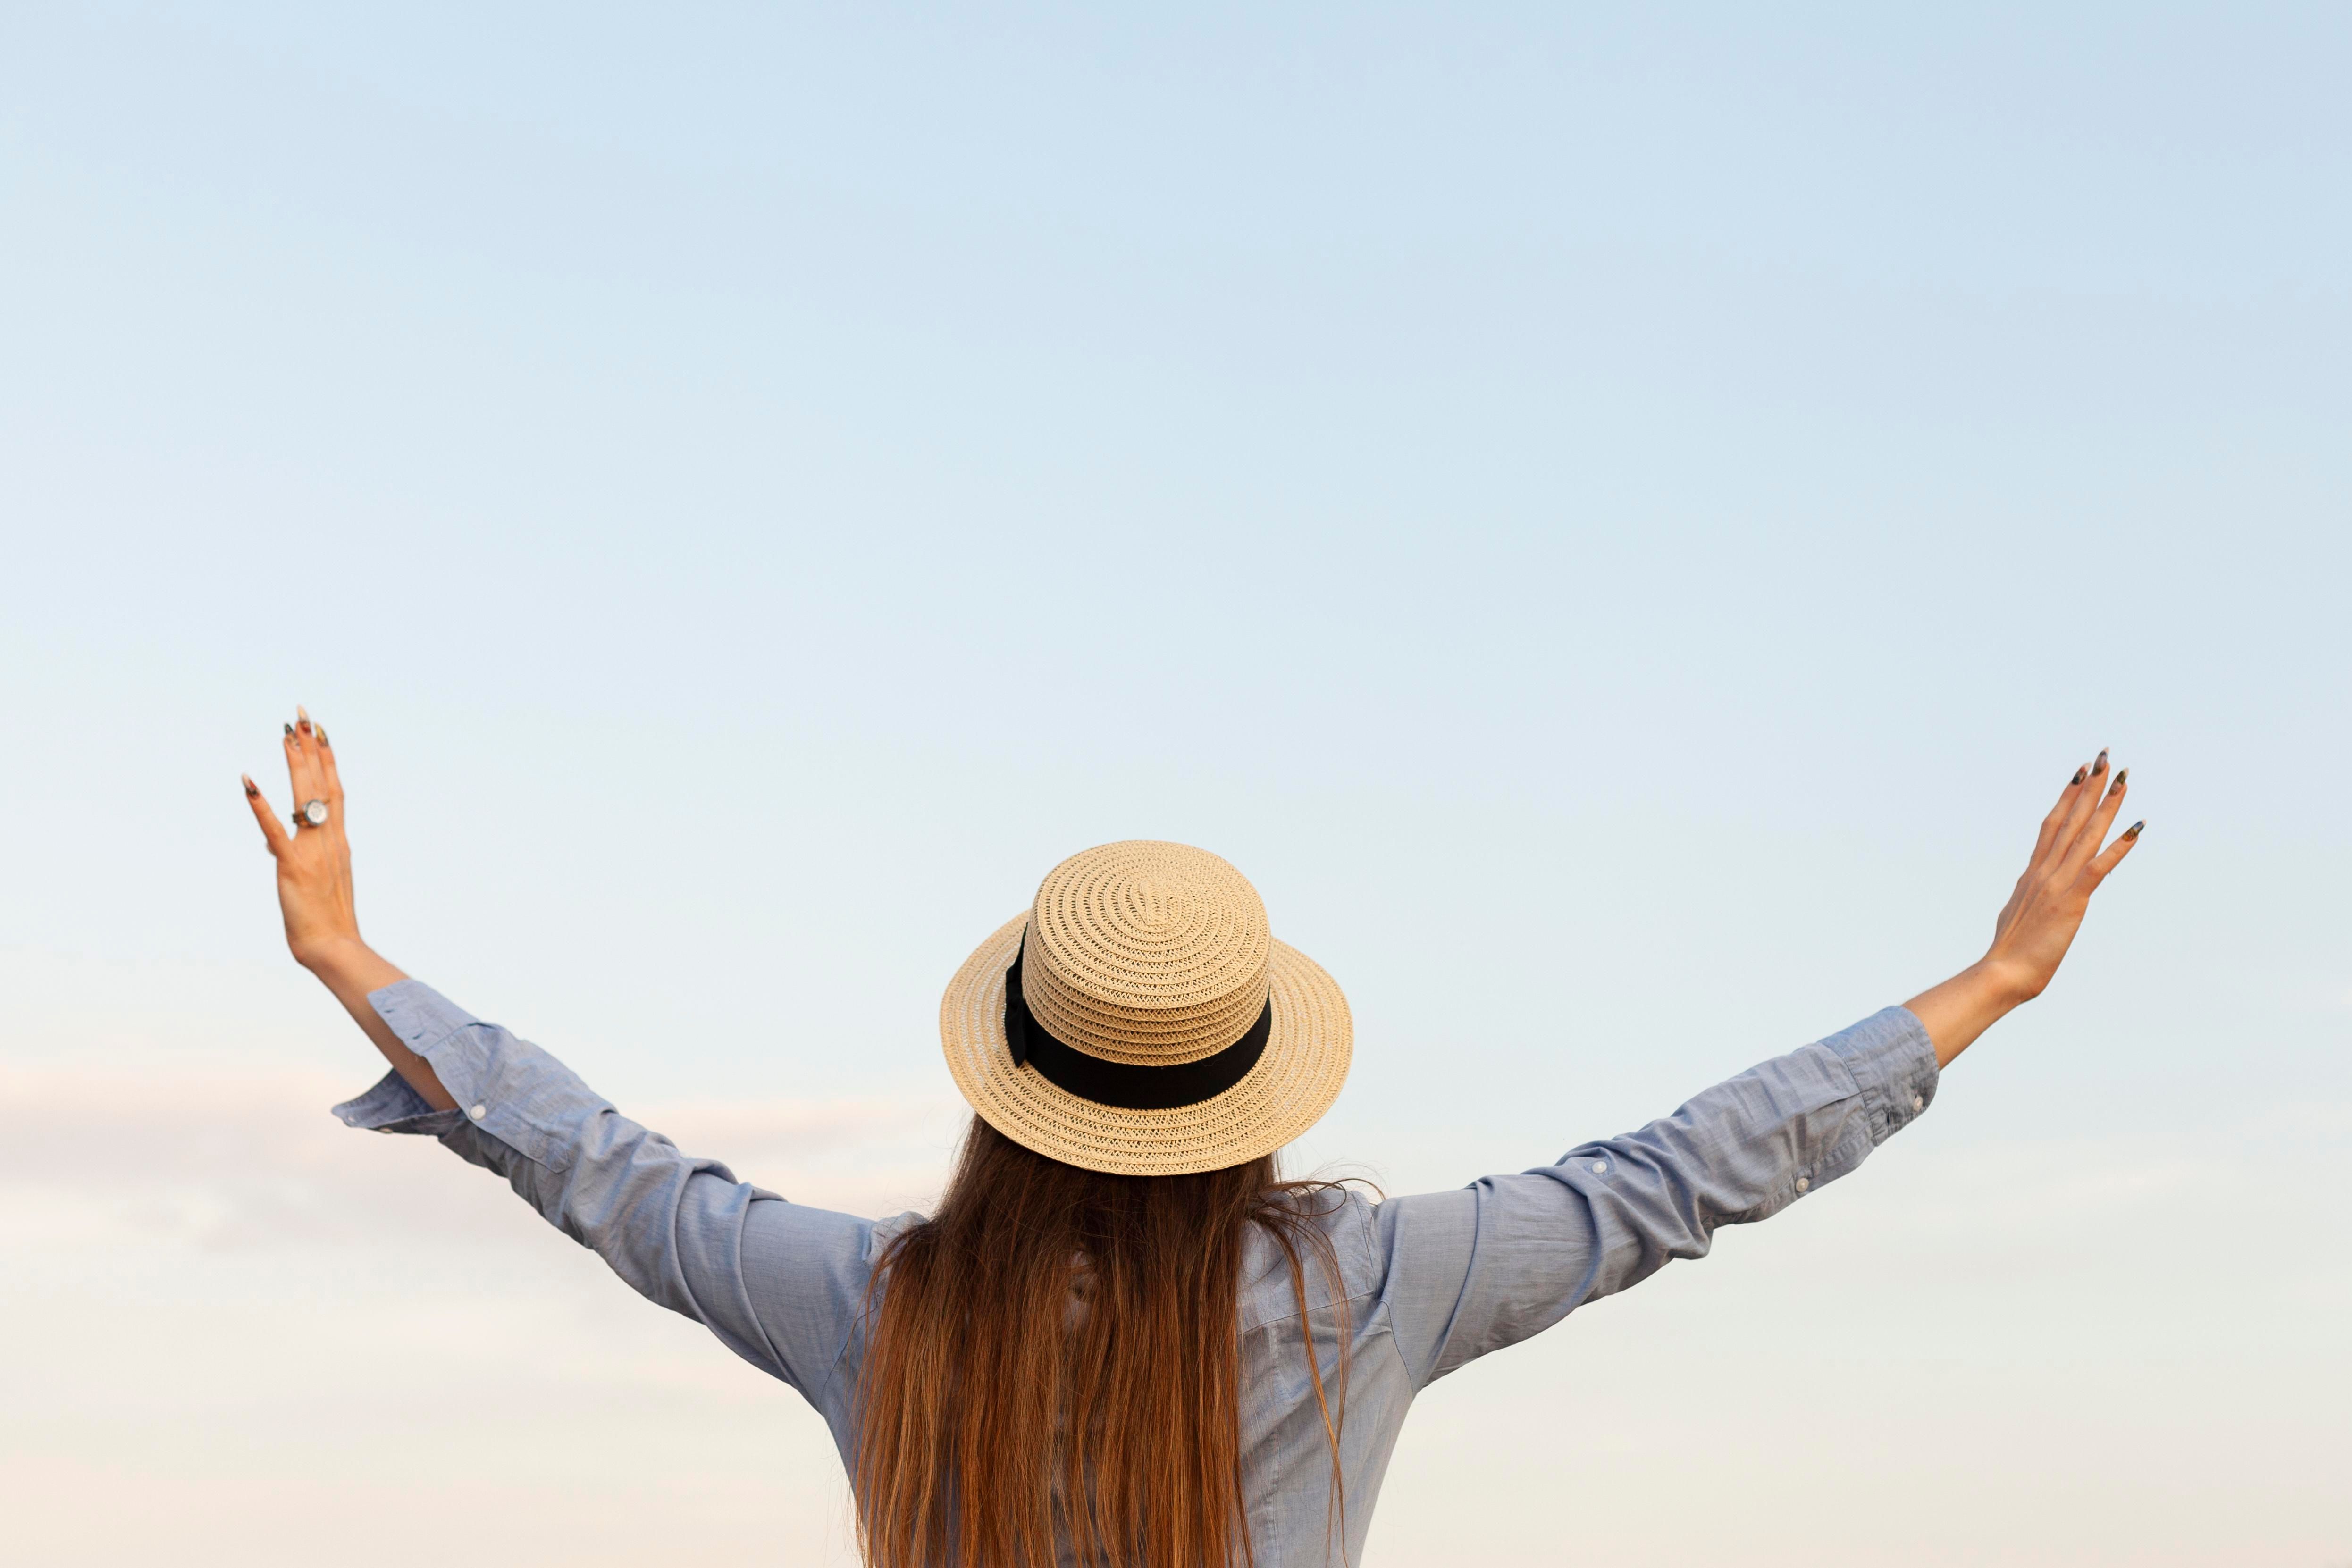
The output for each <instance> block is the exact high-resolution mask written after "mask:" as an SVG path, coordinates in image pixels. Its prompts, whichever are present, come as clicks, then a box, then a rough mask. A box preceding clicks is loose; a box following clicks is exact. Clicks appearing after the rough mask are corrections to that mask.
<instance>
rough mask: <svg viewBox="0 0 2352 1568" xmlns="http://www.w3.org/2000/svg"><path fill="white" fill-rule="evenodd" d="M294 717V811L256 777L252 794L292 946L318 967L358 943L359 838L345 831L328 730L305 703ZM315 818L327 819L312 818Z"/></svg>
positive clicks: (290, 758)
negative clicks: (273, 803) (274, 801)
mask: <svg viewBox="0 0 2352 1568" xmlns="http://www.w3.org/2000/svg"><path fill="white" fill-rule="evenodd" d="M294 716H295V717H294V722H293V723H292V724H289V725H288V726H287V727H286V740H285V747H286V781H287V783H288V785H289V787H290V789H291V790H292V792H293V797H294V811H293V815H292V816H291V817H290V818H286V819H281V818H279V816H278V813H277V812H276V811H275V810H272V809H271V808H270V804H269V801H268V798H267V797H266V796H264V795H263V794H262V792H261V789H260V788H259V786H257V785H256V784H255V783H254V781H253V780H252V779H251V778H249V777H248V778H247V779H246V780H245V799H246V803H247V805H249V806H251V807H252V808H253V816H254V820H255V821H257V822H258V823H260V824H261V836H262V838H263V840H264V841H267V842H268V845H269V853H270V855H271V856H272V858H274V859H275V860H276V861H277V862H278V912H279V913H280V914H281V915H284V916H285V919H286V946H288V947H289V948H291V949H292V950H293V954H294V957H295V960H296V961H297V962H298V963H299V964H301V965H302V966H303V967H306V968H316V967H318V964H319V962H320V961H321V960H322V959H324V958H325V957H326V956H328V955H329V954H330V952H331V950H332V949H333V948H335V947H336V946H338V945H345V944H357V943H358V942H359V939H360V919H359V912H358V909H357V908H356V906H355V905H354V904H353V903H352V844H351V840H350V839H349V838H348V837H346V836H345V834H344V832H343V781H342V779H341V776H340V775H338V774H337V773H336V771H335V754H334V751H333V749H332V748H331V747H329V746H328V744H327V732H326V731H325V730H323V729H320V727H318V726H316V725H314V724H312V723H311V722H310V715H309V714H307V713H305V712H303V711H302V709H300V708H299V707H298V708H296V709H295V710H294ZM306 807H307V808H308V810H307V812H306V810H305V808H306ZM312 816H319V817H323V818H324V821H318V822H313V821H310V817H312Z"/></svg>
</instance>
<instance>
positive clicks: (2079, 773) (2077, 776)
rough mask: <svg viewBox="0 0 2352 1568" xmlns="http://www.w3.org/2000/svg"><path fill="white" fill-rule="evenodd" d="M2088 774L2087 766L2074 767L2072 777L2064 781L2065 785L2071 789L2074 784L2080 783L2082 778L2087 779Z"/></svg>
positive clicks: (2089, 772) (2089, 774)
mask: <svg viewBox="0 0 2352 1568" xmlns="http://www.w3.org/2000/svg"><path fill="white" fill-rule="evenodd" d="M2090 776H2091V770H2090V769H2089V768H2076V769H2074V778H2072V779H2068V780H2067V781H2066V787H2067V788H2068V789H2073V788H2074V786H2075V785H2077V784H2080V783H2081V782H2082V781H2083V780H2084V779H2088V778H2089V777H2090Z"/></svg>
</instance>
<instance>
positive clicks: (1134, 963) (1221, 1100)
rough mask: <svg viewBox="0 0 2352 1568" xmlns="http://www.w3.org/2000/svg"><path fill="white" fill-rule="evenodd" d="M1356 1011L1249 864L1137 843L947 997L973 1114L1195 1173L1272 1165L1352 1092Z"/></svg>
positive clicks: (1101, 1163) (1026, 1136)
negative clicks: (1277, 912)
mask: <svg viewBox="0 0 2352 1568" xmlns="http://www.w3.org/2000/svg"><path fill="white" fill-rule="evenodd" d="M1353 1040H1354V1027H1353V1025H1352V1024H1351V1022H1350V1021H1349V1017H1348V1000H1347V998H1345V997H1343V996H1341V995H1340V994H1339V987H1338V986H1337V985H1336V984H1334V983H1333V982H1332V979H1331V977H1330V976H1328V975H1327V974H1325V973H1324V972H1323V970H1322V969H1321V967H1319V966H1318V965H1317V964H1316V962H1315V961H1314V960H1313V959H1312V958H1309V957H1307V955H1306V954H1304V953H1301V952H1299V951H1298V950H1297V948H1295V947H1288V946H1284V945H1283V944H1282V943H1280V942H1277V941H1276V940H1275V939H1274V936H1273V934H1272V932H1271V931H1270V930H1269V929H1268V927H1267V925H1266V918H1265V904H1263V903H1262V902H1260V900H1259V898H1258V895H1257V889H1255V888H1254V887H1252V886H1251V885H1250V884H1249V883H1248V882H1247V881H1246V880H1245V879H1244V877H1243V876H1242V873H1239V872H1237V871H1235V870H1234V868H1233V867H1232V866H1230V865H1227V864H1226V863H1225V862H1223V861H1222V860H1219V859H1218V858H1217V857H1216V856H1215V855H1213V854H1211V853H1209V852H1208V851H1206V850H1196V849H1193V848H1192V847H1191V846H1190V845H1188V844H1166V843H1157V842H1153V841H1149V840H1134V841H1129V842H1127V843H1119V844H1104V845H1102V846H1101V847H1100V848H1097V849H1091V850H1087V851H1085V852H1082V853H1079V854H1075V855H1072V856H1071V857H1070V858H1069V859H1068V860H1066V861H1064V862H1062V863H1061V864H1060V865H1057V866H1055V868H1054V869H1053V871H1052V872H1050V873H1047V875H1046V877H1045V882H1044V883H1041V884H1040V885H1039V886H1038V889H1037V899H1036V902H1035V903H1034V904H1031V905H1030V906H1029V909H1028V911H1027V912H1026V913H1024V914H1022V915H1015V916H1013V918H1012V919H1011V920H1008V921H1006V922H1005V923H1004V924H1003V925H1002V926H1000V927H998V928H997V931H996V934H995V935H994V936H991V937H989V939H988V940H987V941H985V942H982V944H981V945H980V946H979V948H978V949H977V950H975V951H974V952H973V954H972V956H971V957H970V958H967V959H966V960H964V965H963V967H962V968H961V969H959V970H957V971H956V977H955V978H954V979H952V980H950V982H948V992H947V996H946V998H944V999H943V1000H942V1001H941V1002H940V1044H941V1046H942V1047H943V1048H944V1049H945V1050H946V1051H947V1059H948V1071H950V1072H952V1073H954V1074H955V1081H956V1087H957V1088H958V1089H960V1090H961V1091H962V1092H963V1097H964V1098H965V1099H966V1100H968V1101H970V1102H971V1108H972V1109H973V1110H974V1111H977V1112H979V1113H980V1114H981V1116H982V1118H983V1119H985V1120H986V1121H987V1122H988V1124H990V1125H991V1126H992V1127H994V1128H995V1129H996V1130H997V1131H998V1132H1000V1133H1003V1134H1004V1135H1005V1136H1006V1137H1008V1138H1011V1139H1012V1140H1013V1142H1015V1143H1017V1144H1022V1145H1026V1146H1028V1147H1029V1148H1032V1149H1034V1150H1036V1151H1037V1152H1038V1153H1039V1154H1041V1155H1052V1156H1053V1157H1054V1158H1055V1159H1057V1160H1061V1161H1064V1162H1065V1163H1066V1164H1069V1165H1074V1166H1084V1167H1085V1168H1086V1169H1087V1170H1094V1171H1108V1172H1113V1173H1116V1174H1118V1175H1121V1176H1177V1175H1181V1174H1182V1173H1185V1172H1188V1171H1208V1170H1217V1169H1221V1168H1222V1167H1223V1166H1235V1165H1240V1164H1242V1163H1243V1162H1244V1161H1246V1160H1254V1159H1255V1158H1257V1157H1258V1156H1259V1155H1267V1154H1272V1153H1273V1152H1274V1151H1275V1150H1276V1149H1278V1148H1280V1147H1281V1146H1282V1145H1285V1144H1286V1143H1288V1142H1290V1140H1291V1139H1293V1138H1295V1137H1297V1135H1298V1134H1301V1133H1303V1132H1305V1131H1306V1130H1307V1128H1308V1127H1310V1126H1312V1125H1314V1124H1315V1122H1316V1121H1317V1119H1318V1118H1319V1117H1320V1116H1321V1115H1322V1114H1323V1113H1324V1112H1325V1111H1327V1110H1328V1109H1329V1108H1330V1105H1331V1102H1332V1101H1333V1100H1334V1099H1336V1098H1338V1096H1339V1085H1340V1083H1341V1082H1343V1081H1344V1080H1345V1079H1346V1078H1347V1076H1348V1060H1349V1052H1350V1049H1351V1047H1352V1043H1353Z"/></svg>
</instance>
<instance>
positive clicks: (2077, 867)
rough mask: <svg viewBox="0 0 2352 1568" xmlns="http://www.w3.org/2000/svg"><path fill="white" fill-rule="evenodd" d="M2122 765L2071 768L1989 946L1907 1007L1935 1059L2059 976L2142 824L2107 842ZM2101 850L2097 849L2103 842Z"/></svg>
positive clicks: (2120, 796) (2102, 762)
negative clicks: (2096, 898) (2112, 769)
mask: <svg viewBox="0 0 2352 1568" xmlns="http://www.w3.org/2000/svg"><path fill="white" fill-rule="evenodd" d="M2130 771H2131V769H2130V768H2125V769H2123V770H2122V771H2121V772H2118V773H2117V774H2116V776H2115V778H2114V779H2113V780H2112V781H2110V780H2109V779H2108V777H2107V754H2106V753H2105V752H2104V751H2102V752H2100V753H2099V756H2098V759H2097V760H2096V761H2095V762H2092V763H2089V764H2087V765H2086V766H2084V767H2082V768H2076V769H2075V770H2074V779H2072V780H2071V781H2070V782H2069V783H2068V784H2067V786H2066V788H2065V789H2062V790H2060V791H2059V792H2058V803H2057V804H2056V805H2054V806H2053V807H2051V808H2050V814H2049V815H2048V816H2046V817H2044V818H2042V833H2041V836H2040V837H2039V838H2038V839H2036V840H2035V841H2034V844H2033V855H2032V859H2031V860H2030V861H2028V862H2027V863H2026V867H2025V873H2024V874H2023V875H2022V876H2020V877H2019V878H2018V879H2017V886H2016V888H2015V889H2014V890H2013V891H2011V894H2010V895H2009V902H2008V903H2007V904H2003V905H2002V906H2001V911H2000V915H1997V916H1996V917H1995V918H1994V921H1993V937H1992V946H1991V947H1990V948H1988V949H1987V950H1986V952H1985V956H1983V957H1982V958H1979V959H1978V960H1977V961H1976V962H1975V963H1974V964H1971V965H1969V967H1967V968H1965V969H1963V970H1961V971H1960V972H1959V973H1958V974H1957V975H1955V976H1953V977H1951V978H1950V979H1948V980H1946V981H1945V982H1944V983H1943V984H1942V985H1940V986H1937V987H1936V988H1934V989H1932V990H1928V991H1923V992H1922V993H1920V994H1919V995H1918V996H1916V997H1914V998H1911V1000H1910V1001H1909V1002H1907V1003H1906V1004H1905V1005H1906V1007H1908V1008H1909V1009H1911V1011H1912V1012H1913V1013H1914V1014H1916V1016H1917V1017H1918V1019H1919V1022H1920V1023H1921V1024H1922V1025H1923V1026H1924V1027H1925V1028H1926V1029H1927V1038H1928V1039H1929V1040H1932V1041H1933V1042H1934V1043H1935V1047H1936V1061H1937V1063H1938V1065H1943V1066H1948V1065H1950V1063H1951V1060H1952V1058H1954V1057H1956V1056H1958V1055H1959V1053H1960V1052H1961V1051H1965V1050H1967V1049H1968V1047H1969V1042H1970V1041H1971V1040H1975V1039H1976V1038H1977V1036H1979V1035H1980V1034H1982V1033H1983V1032H1984V1031H1985V1030H1988V1029H1990V1028H1991V1027H1992V1026H1993V1025H1994V1024H1995V1023H1996V1022H1998V1021H2000V1019H2001V1017H2002V1016H2003V1015H2004V1014H2006V1013H2007V1012H2009V1010H2010V1009H2012V1008H2014V1007H2016V1006H2018V1005H2019V1004H2020V1003H2021V1002H2029V1001H2032V999H2033V998H2036V997H2038V996H2040V995H2041V994H2042V990H2043V989H2044V988H2046V987H2048V985H2049V984H2050V981H2051V979H2052V977H2054V976H2055V975H2056V974H2057V973H2058V965H2059V963H2060V962H2061V961H2062V960H2063V959H2064V957H2065V956H2066V949H2067V948H2068V947H2070V946H2073V945H2074V933H2075V932H2077V931H2079V930H2081V929H2082V926H2083V916H2084V915H2086V914H2088V913H2089V912H2090V907H2091V894H2094V893H2095V892H2097V891H2098V887H2099V884H2100V883H2103V882H2105V881H2106V879H2107V873H2109V872H2111V871H2113V870H2115V869H2116V866H2118V865H2120V864H2122V863H2123V858H2124V857H2125V856H2126V855H2127V854H2129V853H2131V852H2132V846H2133V845H2135V844H2137V842H2139V831H2140V830H2141V829H2142V828H2144V827H2146V826H2147V823H2145V822H2134V823H2133V824H2132V825H2131V826H2130V827H2128V828H2126V829H2125V830H2124V831H2123V834H2122V836H2121V837H2119V838H2117V839H2116V841H2115V842H2114V843H2112V844H2108V843H2106V836H2107V829H2108V828H2109V826H2111V825H2112V824H2113V823H2114V821H2115V820H2116V812H2117V811H2118V810H2121V809H2122V807H2123V803H2124V781H2125V778H2126V775H2127V774H2129V773H2130ZM2103 844H2104V845H2105V848H2102V847H2101V846H2102V845H2103Z"/></svg>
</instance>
